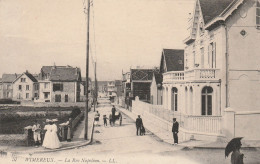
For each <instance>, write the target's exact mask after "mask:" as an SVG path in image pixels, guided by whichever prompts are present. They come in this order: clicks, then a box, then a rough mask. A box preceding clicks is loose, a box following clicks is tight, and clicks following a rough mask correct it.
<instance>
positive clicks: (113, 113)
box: [112, 105, 116, 126]
mask: <svg viewBox="0 0 260 164" xmlns="http://www.w3.org/2000/svg"><path fill="white" fill-rule="evenodd" d="M115 119H116V108H115V106H114V105H113V108H112V124H113V126H114V125H115Z"/></svg>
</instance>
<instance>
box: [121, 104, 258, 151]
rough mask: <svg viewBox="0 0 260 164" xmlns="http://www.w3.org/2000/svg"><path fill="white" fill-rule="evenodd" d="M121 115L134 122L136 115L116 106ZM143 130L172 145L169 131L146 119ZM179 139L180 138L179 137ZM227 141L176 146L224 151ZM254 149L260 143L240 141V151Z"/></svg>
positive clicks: (195, 142) (202, 141)
mask: <svg viewBox="0 0 260 164" xmlns="http://www.w3.org/2000/svg"><path fill="white" fill-rule="evenodd" d="M116 107H117V109H119V110H120V111H121V112H122V113H124V114H125V115H127V116H128V117H130V118H131V119H133V120H136V118H137V114H135V113H134V112H131V111H129V110H126V109H125V108H123V107H120V106H118V105H117V106H116ZM142 120H143V122H144V125H145V128H147V129H148V130H149V131H150V132H152V133H153V134H154V135H156V136H157V137H158V138H160V139H161V140H162V141H163V142H166V143H169V144H173V136H172V133H171V132H170V131H166V130H163V129H161V128H160V127H158V126H154V125H152V124H150V123H149V122H150V121H149V120H148V118H146V117H142ZM179 138H181V137H179ZM227 143H228V141H227V140H218V141H206V140H189V141H179V144H178V146H181V147H183V148H197V149H225V147H226V145H227ZM252 148H253V149H256V148H260V141H247V142H245V141H243V140H242V149H252Z"/></svg>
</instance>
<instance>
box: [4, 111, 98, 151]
mask: <svg viewBox="0 0 260 164" xmlns="http://www.w3.org/2000/svg"><path fill="white" fill-rule="evenodd" d="M94 115H95V113H94V112H93V111H90V112H89V114H88V140H85V139H84V131H85V128H84V127H85V125H84V123H85V120H83V121H81V122H80V123H79V125H78V127H77V129H76V130H75V131H74V134H73V139H72V141H71V142H67V141H62V142H61V147H60V148H58V149H46V148H44V147H42V146H40V147H38V148H36V147H34V146H27V147H26V146H1V145H0V152H1V153H3V152H4V153H11V154H40V153H50V152H57V151H62V150H69V149H74V148H78V147H82V146H86V145H88V144H90V143H91V141H92V138H91V137H92V136H93V135H92V132H93V128H94V126H93V121H94Z"/></svg>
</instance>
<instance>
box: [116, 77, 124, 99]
mask: <svg viewBox="0 0 260 164" xmlns="http://www.w3.org/2000/svg"><path fill="white" fill-rule="evenodd" d="M115 89H116V96H117V97H121V96H122V95H123V87H122V81H121V80H115Z"/></svg>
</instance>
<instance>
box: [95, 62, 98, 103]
mask: <svg viewBox="0 0 260 164" xmlns="http://www.w3.org/2000/svg"><path fill="white" fill-rule="evenodd" d="M95 92H96V105H97V99H98V85H97V62H95Z"/></svg>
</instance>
